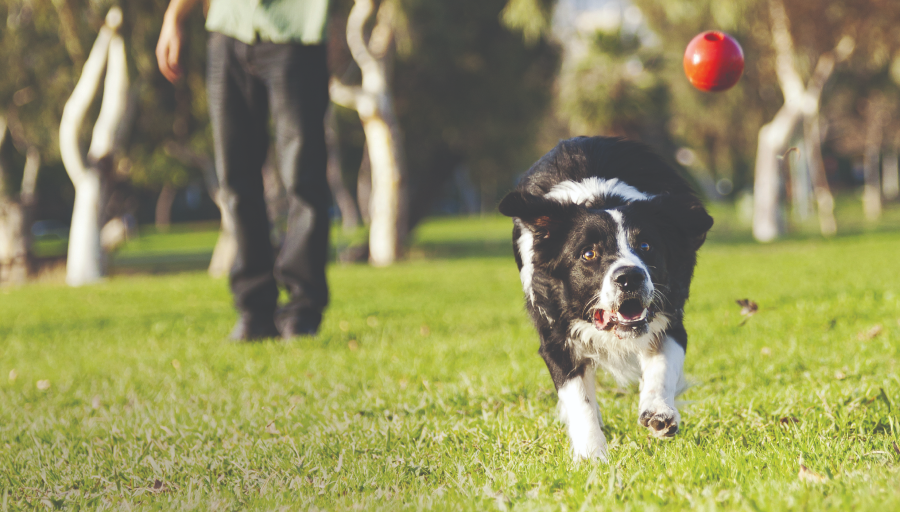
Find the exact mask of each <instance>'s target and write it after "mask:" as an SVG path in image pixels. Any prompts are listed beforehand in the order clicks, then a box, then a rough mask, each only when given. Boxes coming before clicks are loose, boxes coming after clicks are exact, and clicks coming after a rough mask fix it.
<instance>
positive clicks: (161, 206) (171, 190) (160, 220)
mask: <svg viewBox="0 0 900 512" xmlns="http://www.w3.org/2000/svg"><path fill="white" fill-rule="evenodd" d="M177 193H178V189H176V188H175V187H174V186H172V185H170V184H168V183H166V184H165V185H163V187H162V190H160V191H159V197H157V198H156V211H155V212H154V214H155V215H154V224H155V225H156V230H157V231H159V232H165V231H168V230H169V227H170V226H171V225H172V205H173V204H174V203H175V195H176V194H177Z"/></svg>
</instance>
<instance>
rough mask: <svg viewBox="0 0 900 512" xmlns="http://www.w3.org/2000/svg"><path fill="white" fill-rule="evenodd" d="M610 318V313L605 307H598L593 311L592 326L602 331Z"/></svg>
mask: <svg viewBox="0 0 900 512" xmlns="http://www.w3.org/2000/svg"><path fill="white" fill-rule="evenodd" d="M611 320H612V313H611V312H609V311H607V310H605V309H598V310H596V311H594V327H596V328H597V329H599V330H601V331H603V330H605V329H606V327H607V326H608V325H609V322H610V321H611Z"/></svg>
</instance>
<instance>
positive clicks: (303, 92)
mask: <svg viewBox="0 0 900 512" xmlns="http://www.w3.org/2000/svg"><path fill="white" fill-rule="evenodd" d="M254 50H255V52H256V53H255V57H256V58H255V60H254V62H255V63H256V64H257V65H259V66H260V67H259V73H260V76H261V77H262V78H263V79H264V80H265V82H266V85H267V87H268V91H269V99H270V103H271V105H270V107H271V115H272V121H273V125H274V130H275V142H276V148H277V164H278V169H279V171H280V173H281V176H282V181H283V182H284V185H285V188H286V190H287V195H288V201H289V211H288V220H287V230H286V232H285V239H284V245H283V246H282V248H281V252H280V253H279V254H278V258H277V260H276V262H275V276H276V278H277V279H278V280H279V281H280V282H281V283H282V284H283V285H284V286H285V287H286V288H287V290H288V292H289V294H290V302H289V303H288V304H287V305H285V306H284V307H283V308H282V309H281V310H280V312H279V326H280V327H281V329H282V334H283V335H284V336H285V337H291V336H294V335H303V334H314V333H315V332H316V330H317V329H318V327H319V323H320V321H321V315H322V311H323V310H324V309H325V306H326V305H327V304H328V285H327V283H326V280H325V264H326V262H327V259H328V229H329V219H328V208H329V206H330V205H331V192H330V190H329V188H328V182H327V179H326V176H325V170H326V165H327V149H326V146H325V128H324V118H325V110H326V108H327V107H328V78H329V76H328V69H327V65H326V59H325V47H324V45H300V44H283V45H282V44H260V45H256V46H255V47H254Z"/></svg>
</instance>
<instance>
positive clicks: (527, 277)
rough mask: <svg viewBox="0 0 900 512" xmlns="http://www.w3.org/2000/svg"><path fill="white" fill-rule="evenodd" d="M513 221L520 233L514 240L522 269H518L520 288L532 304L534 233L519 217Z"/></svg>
mask: <svg viewBox="0 0 900 512" xmlns="http://www.w3.org/2000/svg"><path fill="white" fill-rule="evenodd" d="M513 222H515V223H516V225H517V226H518V227H519V232H520V233H521V234H520V235H519V239H518V240H517V241H516V244H517V245H518V246H519V257H521V258H522V270H520V271H519V279H521V280H522V290H523V291H524V292H525V295H527V296H528V300H529V301H530V302H531V303H532V304H534V290H533V289H532V288H531V280H532V277H533V276H534V235H532V234H531V230H530V229H528V228H527V227H525V225H524V224H522V223H521V221H520V220H519V219H515V220H514V221H513Z"/></svg>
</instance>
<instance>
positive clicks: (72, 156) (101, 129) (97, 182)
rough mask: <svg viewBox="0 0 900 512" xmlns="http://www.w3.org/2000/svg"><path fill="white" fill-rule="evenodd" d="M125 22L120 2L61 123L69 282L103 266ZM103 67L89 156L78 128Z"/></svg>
mask: <svg viewBox="0 0 900 512" xmlns="http://www.w3.org/2000/svg"><path fill="white" fill-rule="evenodd" d="M121 24H122V11H121V10H120V9H119V8H117V7H114V8H112V9H110V11H109V14H107V16H106V23H105V24H104V25H103V27H102V28H101V29H100V34H99V35H98V36H97V40H96V42H95V43H94V46H93V48H92V49H91V53H90V54H89V55H88V58H87V61H85V64H84V69H83V70H82V73H81V78H80V79H79V80H78V83H77V84H76V86H75V90H74V91H72V96H71V97H70V98H69V101H67V102H66V106H65V108H64V109H63V115H62V120H61V121H60V124H59V153H60V156H61V157H62V160H63V163H64V164H65V166H66V171H67V172H68V173H69V177H70V178H71V179H72V184H73V185H75V208H74V211H73V213H72V227H71V229H70V230H69V252H68V258H67V261H66V282H67V283H68V284H69V285H70V286H80V285H84V284H89V283H91V282H94V281H96V280H98V279H100V277H101V276H102V275H103V271H104V269H103V261H102V257H103V252H102V249H101V246H100V228H101V227H102V226H101V220H102V217H101V208H102V207H103V206H104V204H105V202H104V193H105V190H104V188H105V186H106V185H107V184H108V180H109V175H110V174H111V173H112V172H113V169H114V165H113V164H114V162H113V157H114V156H113V153H114V151H115V149H116V144H117V142H118V141H117V140H116V135H117V131H118V129H119V127H120V123H121V121H122V117H123V115H124V113H125V104H126V101H127V95H128V73H127V64H126V60H125V42H124V40H123V39H122V36H120V35H119V34H118V29H119V27H120V26H121ZM104 66H105V67H106V77H105V80H104V84H103V101H102V103H101V106H100V113H99V115H98V116H97V122H96V124H95V125H94V130H93V136H92V137H91V145H90V148H89V149H88V151H87V155H86V157H85V155H83V154H82V153H81V148H80V145H79V129H80V128H81V125H82V123H83V121H84V118H85V115H86V114H87V111H88V108H89V107H90V104H91V102H92V101H93V99H94V96H95V95H96V94H97V90H98V89H99V87H100V79H101V77H102V75H103V68H104Z"/></svg>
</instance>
